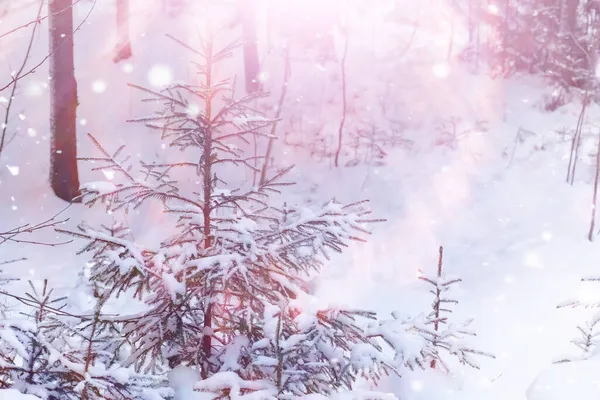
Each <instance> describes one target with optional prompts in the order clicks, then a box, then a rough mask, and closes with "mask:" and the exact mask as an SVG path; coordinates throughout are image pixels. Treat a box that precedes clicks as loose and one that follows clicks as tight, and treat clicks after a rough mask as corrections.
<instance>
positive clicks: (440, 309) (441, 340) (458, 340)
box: [418, 246, 494, 371]
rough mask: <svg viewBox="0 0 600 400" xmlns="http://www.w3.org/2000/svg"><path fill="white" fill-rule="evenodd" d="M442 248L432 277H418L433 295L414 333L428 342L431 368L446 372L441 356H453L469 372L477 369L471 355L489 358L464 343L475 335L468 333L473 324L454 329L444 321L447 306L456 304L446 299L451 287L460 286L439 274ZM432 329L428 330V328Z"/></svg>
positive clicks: (446, 319) (467, 321) (446, 365)
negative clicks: (468, 368) (427, 310)
mask: <svg viewBox="0 0 600 400" xmlns="http://www.w3.org/2000/svg"><path fill="white" fill-rule="evenodd" d="M443 256H444V248H443V247H442V246H440V248H439V257H438V264H437V271H436V275H434V276H426V275H421V276H419V279H420V280H422V281H424V282H427V283H428V284H429V285H430V286H431V288H432V289H431V290H430V292H431V293H432V294H433V296H434V298H433V303H432V304H431V307H432V311H431V313H430V314H429V315H428V316H427V324H426V325H421V326H420V327H419V329H418V332H419V333H421V334H422V335H424V336H425V337H426V338H427V339H428V340H429V341H430V342H431V346H432V347H433V349H434V351H432V352H431V353H430V358H431V359H430V360H429V365H430V367H431V368H436V367H440V368H441V369H443V370H445V371H448V370H449V368H448V363H447V362H446V361H445V357H444V353H445V354H447V355H451V356H454V357H456V358H457V359H458V361H459V362H460V363H461V364H466V365H469V366H470V367H473V368H479V366H478V364H477V362H476V360H475V358H474V357H473V356H474V355H479V356H486V357H492V358H494V356H493V355H491V354H489V353H485V352H482V351H480V350H476V349H473V348H472V347H470V346H469V345H468V344H467V343H466V342H465V338H466V337H467V336H475V333H474V332H473V331H471V330H469V329H468V327H469V325H470V324H471V323H472V322H473V320H472V319H468V320H466V321H464V322H463V323H461V325H460V326H455V325H454V324H452V323H450V322H449V320H448V315H449V314H451V313H452V310H451V308H450V305H452V304H458V301H457V300H455V299H452V298H449V297H447V293H448V292H449V290H450V288H451V287H452V285H455V284H457V283H459V282H462V279H459V278H450V277H448V276H447V275H446V273H445V272H444V270H443ZM431 327H432V328H431Z"/></svg>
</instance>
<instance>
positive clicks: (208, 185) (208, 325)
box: [199, 39, 213, 379]
mask: <svg viewBox="0 0 600 400" xmlns="http://www.w3.org/2000/svg"><path fill="white" fill-rule="evenodd" d="M212 66H213V43H212V39H211V41H210V42H209V43H208V48H207V51H206V88H207V91H208V92H207V93H206V105H205V106H206V107H205V110H204V112H205V116H204V117H205V118H206V121H208V122H207V126H206V134H205V135H206V136H205V141H204V148H203V151H202V153H203V154H202V157H201V158H200V161H199V164H200V165H201V166H202V167H203V168H202V190H203V201H204V206H203V208H202V212H203V218H204V223H203V225H204V226H203V232H202V233H203V235H204V248H206V249H208V248H209V247H210V246H212V232H211V215H210V212H211V203H212V193H213V180H212V179H213V175H212V162H213V161H212V157H211V156H212V150H213V149H212V145H213V143H212V126H211V123H210V121H211V119H212V96H213V95H212V89H211V88H212ZM208 298H209V300H208V301H209V303H208V304H205V309H204V336H203V337H202V352H203V353H204V365H202V371H201V377H202V379H206V378H208V376H209V368H210V356H211V353H212V336H211V331H212V310H213V307H212V303H211V302H212V295H209V296H208Z"/></svg>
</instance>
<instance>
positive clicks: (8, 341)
mask: <svg viewBox="0 0 600 400" xmlns="http://www.w3.org/2000/svg"><path fill="white" fill-rule="evenodd" d="M29 284H30V287H31V291H30V292H28V293H26V295H25V297H22V298H21V297H17V296H14V297H16V298H17V299H18V300H19V301H20V302H21V303H23V304H25V305H26V306H28V307H30V308H31V309H32V310H33V314H31V315H24V316H22V317H19V318H3V319H1V320H0V327H1V328H0V388H11V389H17V390H18V391H20V392H22V393H26V394H33V395H35V396H38V397H40V398H42V399H48V400H63V399H64V400H69V399H73V400H75V399H79V400H81V399H87V400H100V399H114V400H117V399H134V398H139V396H140V395H142V394H144V393H149V388H150V387H151V386H152V380H151V379H150V378H145V377H141V376H138V375H135V374H134V373H133V371H131V370H129V369H126V368H123V367H122V366H121V365H120V364H119V363H118V360H117V357H116V355H117V354H118V353H119V352H118V351H117V350H118V349H119V347H120V346H121V345H122V344H123V340H122V339H121V335H120V334H119V332H118V329H117V327H116V324H115V323H114V322H112V321H109V320H105V319H104V316H103V314H102V308H103V306H104V303H105V298H103V297H102V296H101V295H99V294H98V292H96V296H97V298H96V300H97V302H96V306H95V307H94V312H93V313H92V314H90V315H87V316H77V315H74V314H71V313H69V312H68V311H67V303H66V299H64V298H56V297H55V296H54V295H53V290H51V289H49V288H48V281H47V280H45V281H44V282H43V284H42V285H35V284H33V283H32V282H29Z"/></svg>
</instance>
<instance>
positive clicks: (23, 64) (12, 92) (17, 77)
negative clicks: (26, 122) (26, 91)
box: [0, 0, 44, 155]
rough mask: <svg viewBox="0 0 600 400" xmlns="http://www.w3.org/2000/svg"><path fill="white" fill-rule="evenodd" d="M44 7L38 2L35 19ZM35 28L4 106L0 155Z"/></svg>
mask: <svg viewBox="0 0 600 400" xmlns="http://www.w3.org/2000/svg"><path fill="white" fill-rule="evenodd" d="M43 6H44V0H41V1H40V7H39V8H38V12H37V18H36V20H37V19H39V18H40V15H42V7H43ZM37 27H38V24H35V25H34V26H33V29H32V31H31V37H30V38H29V43H28V44H27V51H26V52H25V57H24V58H23V62H22V63H21V67H20V68H19V70H18V71H17V73H16V75H15V78H14V84H13V87H12V90H11V91H10V97H9V98H8V104H7V106H6V114H5V115H4V124H3V125H2V136H1V137H0V155H2V150H4V141H5V139H6V131H7V129H8V118H9V116H10V108H11V106H12V104H13V101H14V99H15V93H16V91H17V81H18V79H19V77H20V76H21V74H22V73H23V70H25V65H27V60H29V55H30V54H31V48H32V47H33V40H34V39H35V32H36V31H37Z"/></svg>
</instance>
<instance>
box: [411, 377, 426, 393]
mask: <svg viewBox="0 0 600 400" xmlns="http://www.w3.org/2000/svg"><path fill="white" fill-rule="evenodd" d="M410 388H411V389H412V390H413V392H420V391H422V390H423V389H424V388H425V384H424V383H423V381H419V380H414V381H412V382H411V383H410Z"/></svg>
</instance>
